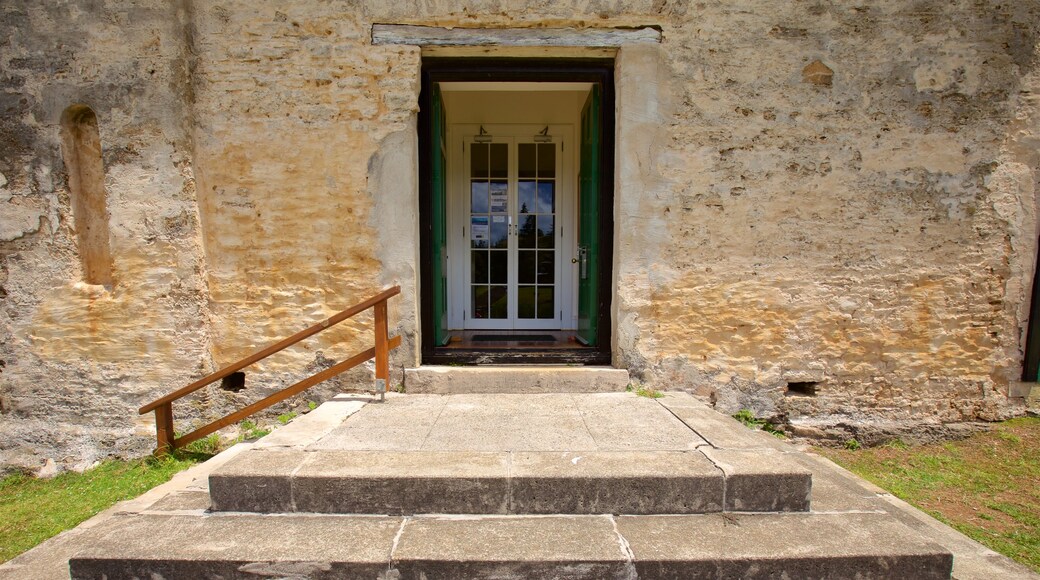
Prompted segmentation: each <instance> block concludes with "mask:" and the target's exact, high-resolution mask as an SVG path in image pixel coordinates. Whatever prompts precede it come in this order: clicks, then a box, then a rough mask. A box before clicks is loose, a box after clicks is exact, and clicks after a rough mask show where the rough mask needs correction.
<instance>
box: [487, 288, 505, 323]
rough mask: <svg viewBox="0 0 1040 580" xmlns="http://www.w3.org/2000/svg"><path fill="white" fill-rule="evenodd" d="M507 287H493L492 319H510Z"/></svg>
mask: <svg viewBox="0 0 1040 580" xmlns="http://www.w3.org/2000/svg"><path fill="white" fill-rule="evenodd" d="M506 296H507V294H506V287H505V286H492V287H491V318H509V308H508V306H509V303H508V301H507V300H506Z"/></svg>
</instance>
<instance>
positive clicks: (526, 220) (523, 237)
mask: <svg viewBox="0 0 1040 580" xmlns="http://www.w3.org/2000/svg"><path fill="white" fill-rule="evenodd" d="M537 224H538V220H537V218H535V216H533V215H525V216H520V228H519V229H517V245H518V246H519V247H521V248H533V247H535V243H536V241H537V235H538V227H537Z"/></svg>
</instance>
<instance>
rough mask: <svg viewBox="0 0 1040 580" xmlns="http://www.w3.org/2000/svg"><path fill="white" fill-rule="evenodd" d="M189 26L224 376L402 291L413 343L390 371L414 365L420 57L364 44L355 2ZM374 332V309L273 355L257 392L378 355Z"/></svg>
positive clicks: (219, 16)
mask: <svg viewBox="0 0 1040 580" xmlns="http://www.w3.org/2000/svg"><path fill="white" fill-rule="evenodd" d="M193 21H194V27H195V28H194V30H195V34H194V39H193V40H194V44H193V53H194V54H195V55H196V58H197V60H198V63H199V64H198V66H197V68H196V70H195V75H194V77H193V81H194V92H195V97H196V101H195V108H194V112H195V131H194V135H195V145H196V159H197V167H196V171H197V176H198V180H199V211H200V214H201V215H202V220H203V224H204V239H203V245H204V247H205V249H206V262H207V264H208V267H209V275H210V276H209V289H210V296H209V297H210V310H211V316H212V318H211V331H212V333H213V344H214V353H213V354H214V358H215V359H216V362H217V363H218V366H219V365H226V364H228V363H231V362H234V361H235V360H237V359H239V358H241V357H243V356H246V355H248V354H250V353H251V352H253V351H255V350H257V349H258V348H260V347H262V346H264V345H266V344H269V343H271V342H274V341H276V340H278V339H280V338H284V337H285V336H288V335H290V334H292V333H293V332H295V331H297V330H300V329H301V328H303V327H305V326H308V325H310V324H313V323H314V322H317V321H319V320H321V319H322V318H325V317H328V316H330V315H332V314H335V313H336V312H338V311H339V310H342V309H344V308H346V307H348V306H351V305H353V304H355V303H357V302H360V301H362V300H364V299H366V298H368V297H370V296H372V295H374V294H376V293H378V292H379V291H380V290H382V289H383V288H384V287H386V286H390V285H393V284H397V283H399V284H402V287H403V290H404V294H403V295H402V296H401V297H399V298H394V299H392V300H391V302H390V319H391V320H392V321H393V322H394V323H396V324H398V332H399V331H400V330H402V329H407V330H408V334H409V335H410V337H409V343H408V344H406V345H405V347H404V348H401V349H399V350H397V351H395V353H394V354H395V357H396V358H395V362H397V364H396V365H395V367H400V366H402V365H403V364H408V365H409V366H413V365H415V364H416V360H415V356H414V352H415V348H414V345H413V344H410V343H412V342H413V340H412V339H413V338H414V336H413V333H412V329H414V328H415V327H416V326H417V324H416V310H415V308H416V307H415V302H416V298H415V279H416V276H417V275H416V271H415V263H416V258H415V256H416V255H417V253H418V249H417V239H418V238H417V235H418V221H417V219H418V218H417V215H416V213H415V212H414V211H412V212H411V213H410V214H409V212H407V211H406V210H407V209H408V208H409V207H410V206H415V207H416V208H417V204H418V201H417V196H416V194H415V191H416V187H417V185H416V184H417V182H416V181H415V177H414V174H415V172H416V171H417V163H418V162H417V158H416V156H415V153H414V152H412V153H411V154H410V155H409V154H406V153H407V149H404V150H403V149H402V148H403V147H404V148H408V147H410V148H411V149H413V150H414V148H415V146H416V145H415V144H414V141H415V140H416V136H415V135H416V129H415V115H416V112H417V110H418V90H419V85H418V73H419V51H418V49H417V48H412V47H403V48H402V47H389V48H380V47H371V46H369V45H368V44H367V39H368V35H369V30H370V26H366V25H365V23H364V22H363V21H361V20H359V19H358V18H357V15H356V10H355V9H354V8H353V7H350V6H347V5H334V4H327V3H312V4H296V5H294V7H280V6H279V4H278V3H268V4H261V5H257V3H255V2H249V1H242V2H223V3H220V4H207V5H202V4H199V5H198V7H197V9H196V11H195V13H194V20H193ZM377 154H378V157H377ZM402 154H405V155H404V156H403V157H402ZM384 156H393V162H392V163H393V166H392V167H388V168H385V169H382V166H383V165H385V164H386V162H385V161H384V160H383V157H384ZM376 168H380V169H382V170H383V171H390V175H389V176H388V177H390V179H386V178H381V177H380V172H379V171H376V170H375V169H376ZM403 176H407V179H405V180H402V177H403ZM401 186H405V187H407V188H408V189H407V190H406V191H405V190H403V189H402V187H401ZM402 195H403V196H404V197H403V199H398V200H396V201H394V197H395V196H398V197H400V196H402ZM371 324H372V316H371V312H369V313H368V314H367V315H365V316H360V317H358V318H355V319H351V320H348V321H346V322H344V323H342V324H341V325H340V326H338V327H336V328H334V329H332V330H329V331H326V332H324V333H322V334H320V335H318V337H316V338H315V339H311V340H309V341H308V342H306V343H304V344H301V345H300V346H299V347H297V348H293V349H291V350H287V351H284V352H283V353H281V354H279V355H275V356H274V357H272V358H271V359H268V361H266V362H264V363H263V364H261V365H258V366H259V371H260V372H261V373H263V377H264V378H263V379H260V380H262V381H263V383H262V384H263V385H265V386H267V385H282V386H287V385H288V384H291V383H292V382H294V381H295V380H298V379H299V378H301V372H302V371H303V369H304V368H305V367H307V368H310V369H311V372H313V369H315V368H320V367H321V366H322V365H327V364H329V363H328V361H329V360H342V359H344V358H347V357H348V356H350V355H353V354H354V353H356V352H358V351H359V350H361V349H363V348H369V347H370V346H371V344H372V329H371ZM398 332H393V331H392V334H397V333H398ZM398 371H399V368H398ZM365 374H367V376H368V377H369V378H368V379H367V380H368V381H369V382H370V381H371V370H366V369H360V370H359V371H358V372H357V373H355V376H356V377H357V378H358V379H359V380H360V379H361V377H362V376H363V375H365ZM250 380H251V379H250V378H249V377H247V386H248V385H249V384H250ZM348 380H350V379H349V378H348Z"/></svg>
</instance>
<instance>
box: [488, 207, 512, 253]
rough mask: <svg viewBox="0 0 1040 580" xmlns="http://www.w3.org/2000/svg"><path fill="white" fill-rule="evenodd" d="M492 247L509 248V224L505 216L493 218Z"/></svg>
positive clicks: (494, 216)
mask: <svg viewBox="0 0 1040 580" xmlns="http://www.w3.org/2000/svg"><path fill="white" fill-rule="evenodd" d="M491 247H492V248H502V249H505V248H507V247H509V223H508V222H507V221H506V216H504V215H493V216H491Z"/></svg>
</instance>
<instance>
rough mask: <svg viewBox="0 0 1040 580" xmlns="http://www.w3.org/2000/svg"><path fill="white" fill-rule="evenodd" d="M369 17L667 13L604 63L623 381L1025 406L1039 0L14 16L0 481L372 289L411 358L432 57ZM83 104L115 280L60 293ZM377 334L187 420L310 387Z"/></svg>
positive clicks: (843, 413) (255, 383)
mask: <svg viewBox="0 0 1040 580" xmlns="http://www.w3.org/2000/svg"><path fill="white" fill-rule="evenodd" d="M374 23H396V24H425V25H433V26H467V27H487V28H494V27H526V26H536V27H575V28H588V27H602V28H611V27H635V26H648V25H654V26H658V27H660V29H661V30H662V34H663V41H662V43H661V44H660V45H659V46H642V45H640V46H626V47H623V48H621V49H620V51H619V53H618V57H617V87H616V88H617V95H618V109H617V113H616V118H617V143H618V150H617V175H616V194H615V197H616V205H615V218H616V222H617V224H618V226H617V228H616V233H615V234H616V248H615V249H616V251H615V264H614V272H615V277H616V287H615V288H614V290H615V299H614V321H615V328H616V330H615V335H614V339H615V363H616V364H617V365H618V366H623V367H627V368H630V369H631V370H632V372H633V374H634V375H635V376H636V377H638V378H640V379H641V380H644V381H646V382H648V383H652V384H654V385H655V386H659V387H666V388H683V389H687V390H691V391H694V392H697V393H700V394H702V395H705V396H710V397H713V398H715V399H716V400H717V401H718V404H719V406H720V408H722V409H724V410H727V411H733V410H736V409H739V408H741V407H748V408H752V409H755V410H756V411H757V412H759V413H761V414H763V415H777V416H786V417H789V418H790V419H791V421H792V422H793V423H794V424H795V425H796V426H798V428H799V429H800V430H801V432H805V433H814V432H815V433H817V434H821V433H823V434H825V433H824V430H826V429H831V428H833V427H834V426H839V427H840V426H841V425H849V426H850V427H848V428H846V429H845V431H855V430H860V431H859V432H860V433H867V434H869V433H880V432H884V431H889V432H898V431H899V430H900V429H902V428H905V427H906V426H907V425H911V424H914V423H919V422H921V421H934V422H939V421H943V422H960V421H970V420H976V419H994V418H999V417H1002V416H1005V415H1007V414H1009V413H1013V412H1015V411H1016V409H1017V408H1018V407H1016V404H1017V403H1016V400H1015V399H1014V398H1013V397H1009V393H1010V391H1012V390H1014V389H1015V388H1016V379H1017V378H1018V376H1019V374H1020V372H1021V360H1022V352H1021V350H1022V342H1023V338H1024V337H1023V334H1024V324H1025V322H1026V315H1027V311H1028V293H1029V289H1030V285H1031V276H1032V272H1033V269H1034V265H1035V252H1036V236H1037V218H1036V216H1037V207H1036V205H1037V201H1036V187H1037V180H1038V179H1037V171H1038V168H1040V163H1038V159H1037V151H1038V147H1037V145H1038V141H1037V138H1038V129H1037V127H1038V118H1037V112H1036V101H1035V98H1036V97H1035V96H1034V94H1035V93H1036V92H1037V89H1040V87H1038V86H1037V85H1038V84H1040V79H1038V78H1037V77H1036V74H1037V73H1036V72H1034V68H1035V65H1036V62H1037V60H1036V59H1037V55H1036V50H1035V49H1036V46H1037V34H1038V30H1040V8H1037V7H1036V6H1035V5H1034V4H1033V3H1025V2H1021V3H1006V4H999V3H996V2H968V1H966V0H965V1H954V2H949V1H942V2H940V1H938V0H936V1H930V0H923V1H919V2H913V3H911V2H906V1H895V0H891V1H887V2H884V1H883V2H872V3H869V4H865V5H858V4H853V3H811V2H803V3H786V2H785V3H779V2H778V3H775V4H771V5H769V6H764V5H763V4H762V3H761V2H758V1H754V2H752V1H750V0H747V1H737V2H732V1H727V2H702V3H696V4H694V3H687V2H669V1H666V0H657V1H653V2H651V1H650V0H646V1H637V2H616V1H611V0H592V1H581V2H577V1H568V0H553V1H549V0H535V1H531V2H520V1H505V0H503V1H500V2H490V1H472V2H450V1H447V0H433V1H428V2H426V1H424V2H417V1H402V2H381V1H379V2H377V1H374V0H373V1H369V2H351V3H330V2H295V3H291V5H288V6H287V5H286V3H275V2H255V1H250V2H247V1H245V0H227V1H220V2H206V3H203V2H193V1H191V0H181V1H180V2H172V3H171V2H159V1H155V2H148V1H146V2H133V3H131V2H122V1H118V0H117V1H113V2H108V3H101V2H90V1H80V2H72V3H70V4H62V5H54V4H51V3H42V4H41V3H35V2H7V3H5V4H4V6H3V7H2V8H0V27H2V30H0V104H2V106H3V111H4V115H3V116H2V118H0V173H2V176H3V177H2V178H0V260H2V262H0V268H2V269H0V287H2V288H3V290H2V291H0V299H2V300H3V309H2V313H0V317H2V327H0V328H2V329H0V332H2V333H3V337H2V345H0V360H2V361H3V366H2V367H0V371H2V372H0V403H2V409H0V413H2V414H0V463H2V464H7V465H16V464H18V465H27V466H31V465H38V464H39V463H40V462H41V461H42V459H43V458H44V457H52V458H54V459H56V460H58V461H59V462H63V463H65V464H68V465H73V464H76V463H85V462H89V461H91V460H93V459H94V458H95V457H97V456H99V455H101V454H104V453H108V452H112V451H117V452H118V451H121V450H123V451H128V452H133V451H141V450H144V449H147V448H148V445H149V444H150V440H149V437H148V424H147V421H149V420H150V418H148V417H145V418H143V420H142V419H136V407H137V406H138V405H139V404H141V403H143V402H145V401H147V400H149V399H151V398H153V397H155V396H157V395H159V394H161V393H163V392H166V391H168V390H170V389H172V388H174V387H176V386H179V385H182V384H184V383H185V382H186V381H187V380H190V379H191V378H194V377H197V376H199V375H201V374H203V373H205V372H208V371H211V370H213V369H215V368H217V367H219V366H220V365H223V364H226V363H228V362H231V361H233V360H234V359H236V358H238V357H240V356H243V355H245V354H248V353H249V352H251V351H252V350H254V349H255V348H257V347H260V346H262V345H264V344H267V343H268V342H270V341H272V340H274V339H277V338H281V337H283V336H286V335H288V334H290V333H292V332H293V331H295V330H298V329H300V328H301V327H303V326H305V325H307V324H310V323H312V322H314V321H316V320H320V319H321V318H324V317H326V316H328V315H329V314H332V313H334V312H336V311H338V310H339V309H341V308H344V307H346V306H349V305H350V304H353V303H355V302H357V301H359V300H361V299H363V298H365V297H367V296H369V295H371V294H373V293H375V292H376V291H378V290H379V289H381V288H383V287H385V286H389V285H392V284H401V285H402V288H403V293H402V295H401V296H400V297H398V298H395V299H393V300H392V301H391V312H390V317H391V321H392V324H394V325H395V326H396V328H395V329H394V330H393V332H394V333H395V334H398V333H399V334H402V335H403V336H404V337H405V344H404V345H403V346H402V348H400V349H398V350H397V351H395V353H394V361H393V362H394V369H395V370H394V372H395V377H397V376H399V373H400V372H401V368H402V367H405V366H414V365H416V364H417V363H418V344H419V340H421V337H419V336H418V326H419V325H418V316H419V314H418V297H417V276H418V271H419V268H420V265H419V264H418V258H417V256H418V228H419V223H418V221H419V216H418V200H417V195H416V192H417V189H418V176H417V164H418V162H417V159H418V152H417V143H416V112H417V106H418V90H419V88H418V86H419V85H418V73H419V67H420V64H421V51H420V48H419V47H411V46H372V45H371V41H370V31H371V26H372V25H373V24H374ZM817 61H819V62H818V63H817ZM813 63H817V64H813ZM75 103H82V104H86V105H89V106H90V107H92V108H93V110H94V111H95V112H96V113H97V117H98V120H99V127H100V131H101V142H102V148H103V151H104V164H105V171H106V183H105V185H106V189H107V193H108V208H109V213H110V219H109V226H110V230H111V233H110V247H111V252H112V260H113V277H114V284H113V285H112V287H111V288H104V287H96V286H86V285H83V284H82V283H80V280H82V272H80V271H79V270H80V265H79V264H80V262H79V256H78V251H77V247H76V243H77V242H76V236H75V229H74V228H75V223H74V220H73V217H72V210H71V207H72V204H71V202H70V199H69V192H68V179H67V177H66V175H65V166H64V163H63V162H62V158H61V153H60V148H59V143H60V131H59V120H60V117H61V113H62V111H63V110H65V108H66V107H68V106H70V105H72V104H75ZM370 325H371V320H370V319H369V318H361V319H359V320H358V321H357V322H356V323H350V324H345V325H344V326H343V328H341V329H337V330H334V331H330V332H328V333H324V334H323V335H321V337H320V338H316V339H312V340H311V341H309V342H307V343H305V344H303V345H301V346H300V347H299V348H297V349H294V350H292V351H291V352H290V351H287V352H286V353H284V354H282V355H279V356H276V357H274V358H272V359H270V360H269V361H268V362H267V363H265V364H263V365H261V368H259V369H258V370H259V371H260V372H257V373H253V372H251V373H250V375H249V376H248V377H247V387H248V388H247V390H246V391H245V392H244V393H241V394H238V395H234V394H231V393H226V392H224V391H221V390H219V389H217V388H213V389H208V390H206V391H204V392H203V394H202V395H201V396H200V397H197V398H196V399H194V400H193V402H192V403H191V404H189V405H186V406H185V409H184V411H185V412H187V414H188V415H189V416H201V415H206V414H210V413H214V412H216V411H219V410H220V409H224V408H227V407H228V406H229V405H231V404H232V403H233V402H234V401H236V400H246V399H249V400H253V399H255V398H256V397H257V396H258V395H259V394H262V393H263V392H267V391H270V390H272V389H274V388H276V387H279V386H283V385H285V384H287V383H289V382H292V381H294V380H298V379H299V378H302V377H303V376H305V375H306V374H310V372H313V371H314V370H316V369H318V368H321V367H323V366H326V365H329V364H331V361H334V360H341V359H342V358H343V357H344V356H346V355H347V354H350V353H352V352H353V351H354V350H355V349H356V348H357V347H358V346H361V345H363V344H366V343H367V342H368V340H369V338H368V336H369V333H370ZM370 376H371V374H370V371H368V370H366V369H359V370H358V372H356V373H353V374H352V375H351V376H349V377H346V378H344V379H342V381H341V382H335V383H333V384H332V385H329V386H327V387H325V389H326V391H325V392H327V391H329V390H335V389H336V388H339V387H340V386H342V385H343V384H344V383H345V382H357V381H367V380H369V377H370ZM789 381H799V382H806V381H813V382H816V383H817V394H816V396H814V397H794V396H785V394H784V390H785V385H786V384H787V383H788V382H789ZM315 396H316V397H320V396H321V395H320V393H319V394H318V395H315ZM179 416H180V415H179ZM135 427H136V430H135ZM814 430H815V431H814ZM135 434H136V435H135Z"/></svg>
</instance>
